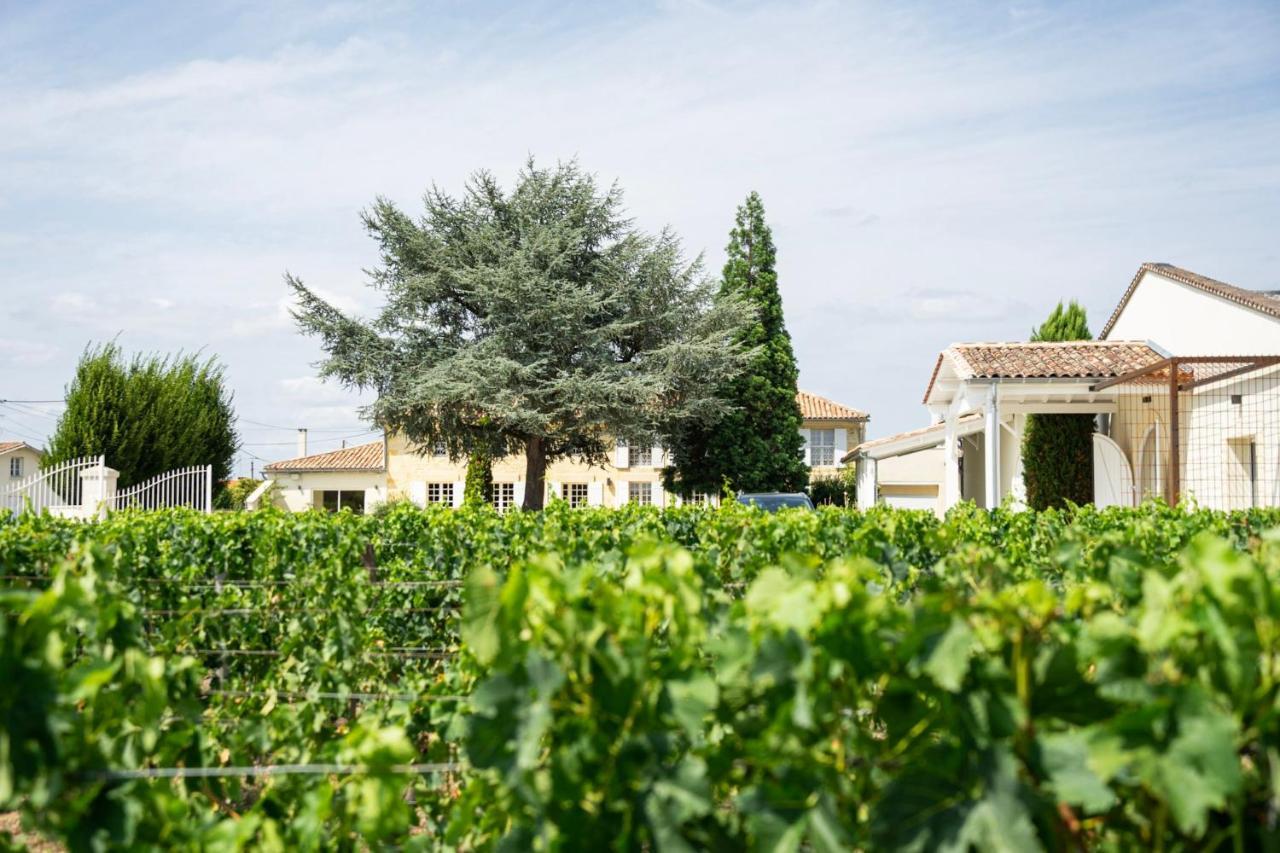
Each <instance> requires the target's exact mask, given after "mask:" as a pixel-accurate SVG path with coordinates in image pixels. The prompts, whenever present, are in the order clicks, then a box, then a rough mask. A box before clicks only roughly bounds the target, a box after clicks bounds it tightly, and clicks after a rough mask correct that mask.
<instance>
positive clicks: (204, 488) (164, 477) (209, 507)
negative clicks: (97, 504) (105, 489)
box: [107, 465, 213, 512]
mask: <svg viewBox="0 0 1280 853" xmlns="http://www.w3.org/2000/svg"><path fill="white" fill-rule="evenodd" d="M107 506H108V507H109V508H111V509H165V508H167V507H176V506H185V507H190V508H192V509H198V510H200V511H201V512H213V466H212V465H192V466H190V467H188V468H175V469H174V470H172V471H166V472H164V473H163V474H157V475H156V476H154V477H152V478H151V479H149V480H143V481H142V482H141V483H138V484H137V485H134V486H130V487H129V488H127V489H123V490H121V491H118V492H116V493H115V495H114V496H112V497H110V498H108V500H107Z"/></svg>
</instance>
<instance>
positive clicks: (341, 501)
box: [320, 490, 364, 515]
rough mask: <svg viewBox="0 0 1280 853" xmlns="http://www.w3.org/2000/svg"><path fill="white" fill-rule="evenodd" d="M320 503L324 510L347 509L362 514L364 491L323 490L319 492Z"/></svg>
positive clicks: (336, 510)
mask: <svg viewBox="0 0 1280 853" xmlns="http://www.w3.org/2000/svg"><path fill="white" fill-rule="evenodd" d="M320 505H321V506H322V507H323V508H324V510H325V511H326V512H338V511H339V510H343V509H349V510H351V511H352V512H354V513H355V514H356V515H364V492H360V491H357V492H337V491H329V490H325V491H323V492H321V493H320Z"/></svg>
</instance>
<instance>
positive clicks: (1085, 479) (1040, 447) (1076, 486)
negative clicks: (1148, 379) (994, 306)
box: [1022, 300, 1094, 510]
mask: <svg viewBox="0 0 1280 853" xmlns="http://www.w3.org/2000/svg"><path fill="white" fill-rule="evenodd" d="M1092 338H1093V335H1092V334H1090V332H1089V320H1088V317H1087V316H1086V315H1085V310H1084V308H1083V307H1082V306H1081V305H1080V304H1079V303H1077V302H1075V301H1074V300H1072V302H1071V303H1070V304H1069V305H1067V306H1066V307H1063V304H1062V303H1061V302H1059V303H1058V305H1057V307H1056V308H1054V309H1053V311H1052V312H1051V313H1050V314H1049V318H1048V319H1047V320H1045V321H1044V323H1043V324H1042V325H1041V326H1040V327H1039V328H1036V329H1032V330H1031V340H1033V341H1087V340H1092ZM1093 432H1094V417H1093V415H1030V416H1028V417H1027V426H1026V429H1025V430H1024V431H1023V435H1022V479H1023V483H1024V484H1025V485H1026V489H1027V506H1029V507H1031V508H1032V509H1036V510H1043V509H1048V508H1050V507H1059V508H1060V507H1064V506H1066V504H1067V502H1068V501H1070V502H1071V503H1074V504H1086V503H1089V502H1091V501H1092V500H1093Z"/></svg>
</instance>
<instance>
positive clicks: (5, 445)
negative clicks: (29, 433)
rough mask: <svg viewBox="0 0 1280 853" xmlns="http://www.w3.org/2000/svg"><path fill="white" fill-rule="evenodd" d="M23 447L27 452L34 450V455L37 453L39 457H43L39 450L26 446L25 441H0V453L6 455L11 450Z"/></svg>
mask: <svg viewBox="0 0 1280 853" xmlns="http://www.w3.org/2000/svg"><path fill="white" fill-rule="evenodd" d="M23 447H25V448H27V449H28V450H34V451H35V452H36V453H39V454H40V455H41V456H43V455H44V451H42V450H41V449H40V448H38V447H32V446H31V445H30V444H27V443H26V442H25V441H0V453H8V452H9V451H11V450H18V449H20V448H23Z"/></svg>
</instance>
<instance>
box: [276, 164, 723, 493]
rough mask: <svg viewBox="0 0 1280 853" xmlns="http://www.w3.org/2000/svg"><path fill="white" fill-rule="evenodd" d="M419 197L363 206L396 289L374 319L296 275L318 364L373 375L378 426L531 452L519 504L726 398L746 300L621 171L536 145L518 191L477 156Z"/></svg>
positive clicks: (499, 452) (379, 276)
mask: <svg viewBox="0 0 1280 853" xmlns="http://www.w3.org/2000/svg"><path fill="white" fill-rule="evenodd" d="M425 206H426V211H425V214H424V215H423V216H422V218H421V219H420V220H416V221H415V220H413V219H411V218H410V217H409V216H407V215H406V214H404V213H403V212H402V211H400V210H399V209H398V208H397V207H395V205H393V204H392V203H391V202H389V201H386V200H385V199H380V200H378V202H377V203H375V205H374V206H373V208H372V209H371V210H370V211H369V212H368V213H367V214H366V215H365V226H366V228H367V229H368V230H369V233H370V234H371V235H372V236H373V237H374V239H376V240H377V241H378V243H379V246H380V248H381V252H382V266H381V267H380V268H379V269H377V270H375V271H374V273H373V281H372V285H373V286H374V287H376V288H377V289H378V290H380V291H381V292H382V293H383V294H385V297H386V303H385V305H384V307H383V309H382V311H381V313H380V314H379V316H378V318H377V319H376V320H375V321H374V322H373V323H371V324H366V323H363V322H361V321H359V320H356V319H353V318H349V317H346V316H344V315H343V314H342V313H340V312H339V311H338V310H337V309H335V308H333V307H332V306H330V305H329V304H327V303H326V302H324V301H323V300H322V299H320V298H319V297H318V296H316V295H315V294H314V293H312V292H311V291H310V290H308V289H307V288H306V287H305V286H304V285H303V284H302V282H300V281H299V280H297V279H295V278H293V277H289V278H288V283H289V285H290V287H291V288H292V289H293V291H294V293H295V295H296V296H297V299H298V309H297V311H296V317H297V318H298V321H299V324H300V325H301V327H302V329H303V331H305V332H307V333H308V334H314V335H317V336H319V337H320V339H321V342H322V344H323V346H324V348H325V350H326V352H327V353H328V358H327V359H326V361H325V362H324V363H323V366H322V375H324V376H333V377H337V378H338V379H340V380H341V381H342V382H344V383H345V384H347V385H350V386H355V387H360V388H372V389H374V390H376V391H377V392H378V399H377V401H376V402H375V403H374V404H373V405H371V406H369V407H368V408H367V409H366V414H367V415H368V416H369V417H370V418H371V419H372V420H373V421H375V422H376V423H378V424H379V425H380V426H381V427H383V428H384V429H386V430H388V431H394V432H400V433H403V434H404V435H405V436H407V437H408V438H409V440H410V441H412V442H414V443H416V444H420V445H428V446H429V445H432V444H434V443H436V442H444V443H445V444H446V446H447V447H448V448H449V452H450V455H451V456H454V457H459V456H462V455H465V454H468V453H470V452H471V451H472V450H474V449H476V448H477V447H481V448H483V449H485V450H487V451H490V452H492V453H493V454H494V456H495V457H501V456H504V455H507V454H513V453H523V454H524V455H525V458H526V464H527V473H526V483H527V488H526V489H525V507H526V508H531V509H540V508H541V507H542V502H543V496H544V488H543V484H544V475H545V471H546V466H547V464H549V463H550V462H554V461H555V460H558V459H564V458H573V459H580V460H585V461H588V462H593V463H602V462H604V461H605V460H606V458H607V453H608V452H609V451H610V450H611V449H612V446H613V445H612V441H613V439H614V437H616V436H633V435H634V436H641V435H652V434H655V433H661V432H663V431H664V430H666V429H669V428H670V425H671V424H674V423H683V422H686V421H689V420H693V421H704V420H709V419H711V418H714V417H715V416H718V415H719V414H720V413H721V412H722V411H723V410H724V404H723V401H722V400H721V399H720V398H718V397H717V396H715V394H714V391H715V389H716V388H718V387H720V383H721V381H722V380H723V379H724V378H726V377H727V376H729V375H731V374H732V373H734V372H735V371H737V370H738V369H739V368H740V366H741V361H742V353H741V352H740V347H739V346H738V345H737V344H735V343H734V341H733V332H734V331H735V330H736V329H737V328H738V327H739V326H740V325H741V324H742V323H743V322H744V321H745V318H746V311H745V308H744V307H743V306H742V305H741V304H740V302H739V301H738V300H735V299H731V298H716V297H715V296H714V293H713V290H712V289H711V286H710V284H709V282H707V281H706V280H705V279H704V277H703V275H702V273H701V269H700V262H699V261H696V260H695V261H693V262H689V261H687V260H686V259H685V258H684V256H683V252H682V249H681V247H680V243H679V240H678V239H677V238H676V237H675V235H674V234H672V233H670V232H669V231H663V232H662V233H660V234H658V235H656V236H654V235H649V234H645V233H643V232H641V231H639V230H638V229H637V228H636V227H635V226H634V225H633V224H632V223H631V221H630V220H629V219H628V218H627V217H626V215H625V212H624V210H623V207H622V193H621V191H620V190H619V189H618V188H617V187H611V188H609V189H607V190H606V189H602V188H601V187H600V186H599V185H598V184H597V182H596V180H595V178H594V177H593V176H592V175H590V174H587V173H584V172H583V171H582V170H580V169H579V168H578V167H577V166H576V165H575V164H572V163H570V164H561V165H559V166H557V167H556V168H554V169H540V168H537V167H536V166H535V165H534V164H533V163H532V161H531V162H530V163H529V164H528V165H527V166H526V167H525V168H524V169H523V170H522V171H521V172H520V174H519V177H518V178H517V180H516V185H515V187H514V188H513V189H512V190H511V191H509V192H508V191H506V190H504V189H503V188H502V187H501V186H499V185H498V183H497V181H496V180H495V179H494V177H493V176H492V175H490V174H489V173H487V172H477V173H476V174H475V175H473V176H472V178H471V180H470V181H469V182H468V184H467V187H466V190H465V192H464V193H463V194H462V195H461V196H459V197H453V196H449V195H447V194H445V193H444V192H442V191H440V190H438V189H432V190H430V191H429V192H428V193H427V194H426V197H425Z"/></svg>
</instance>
